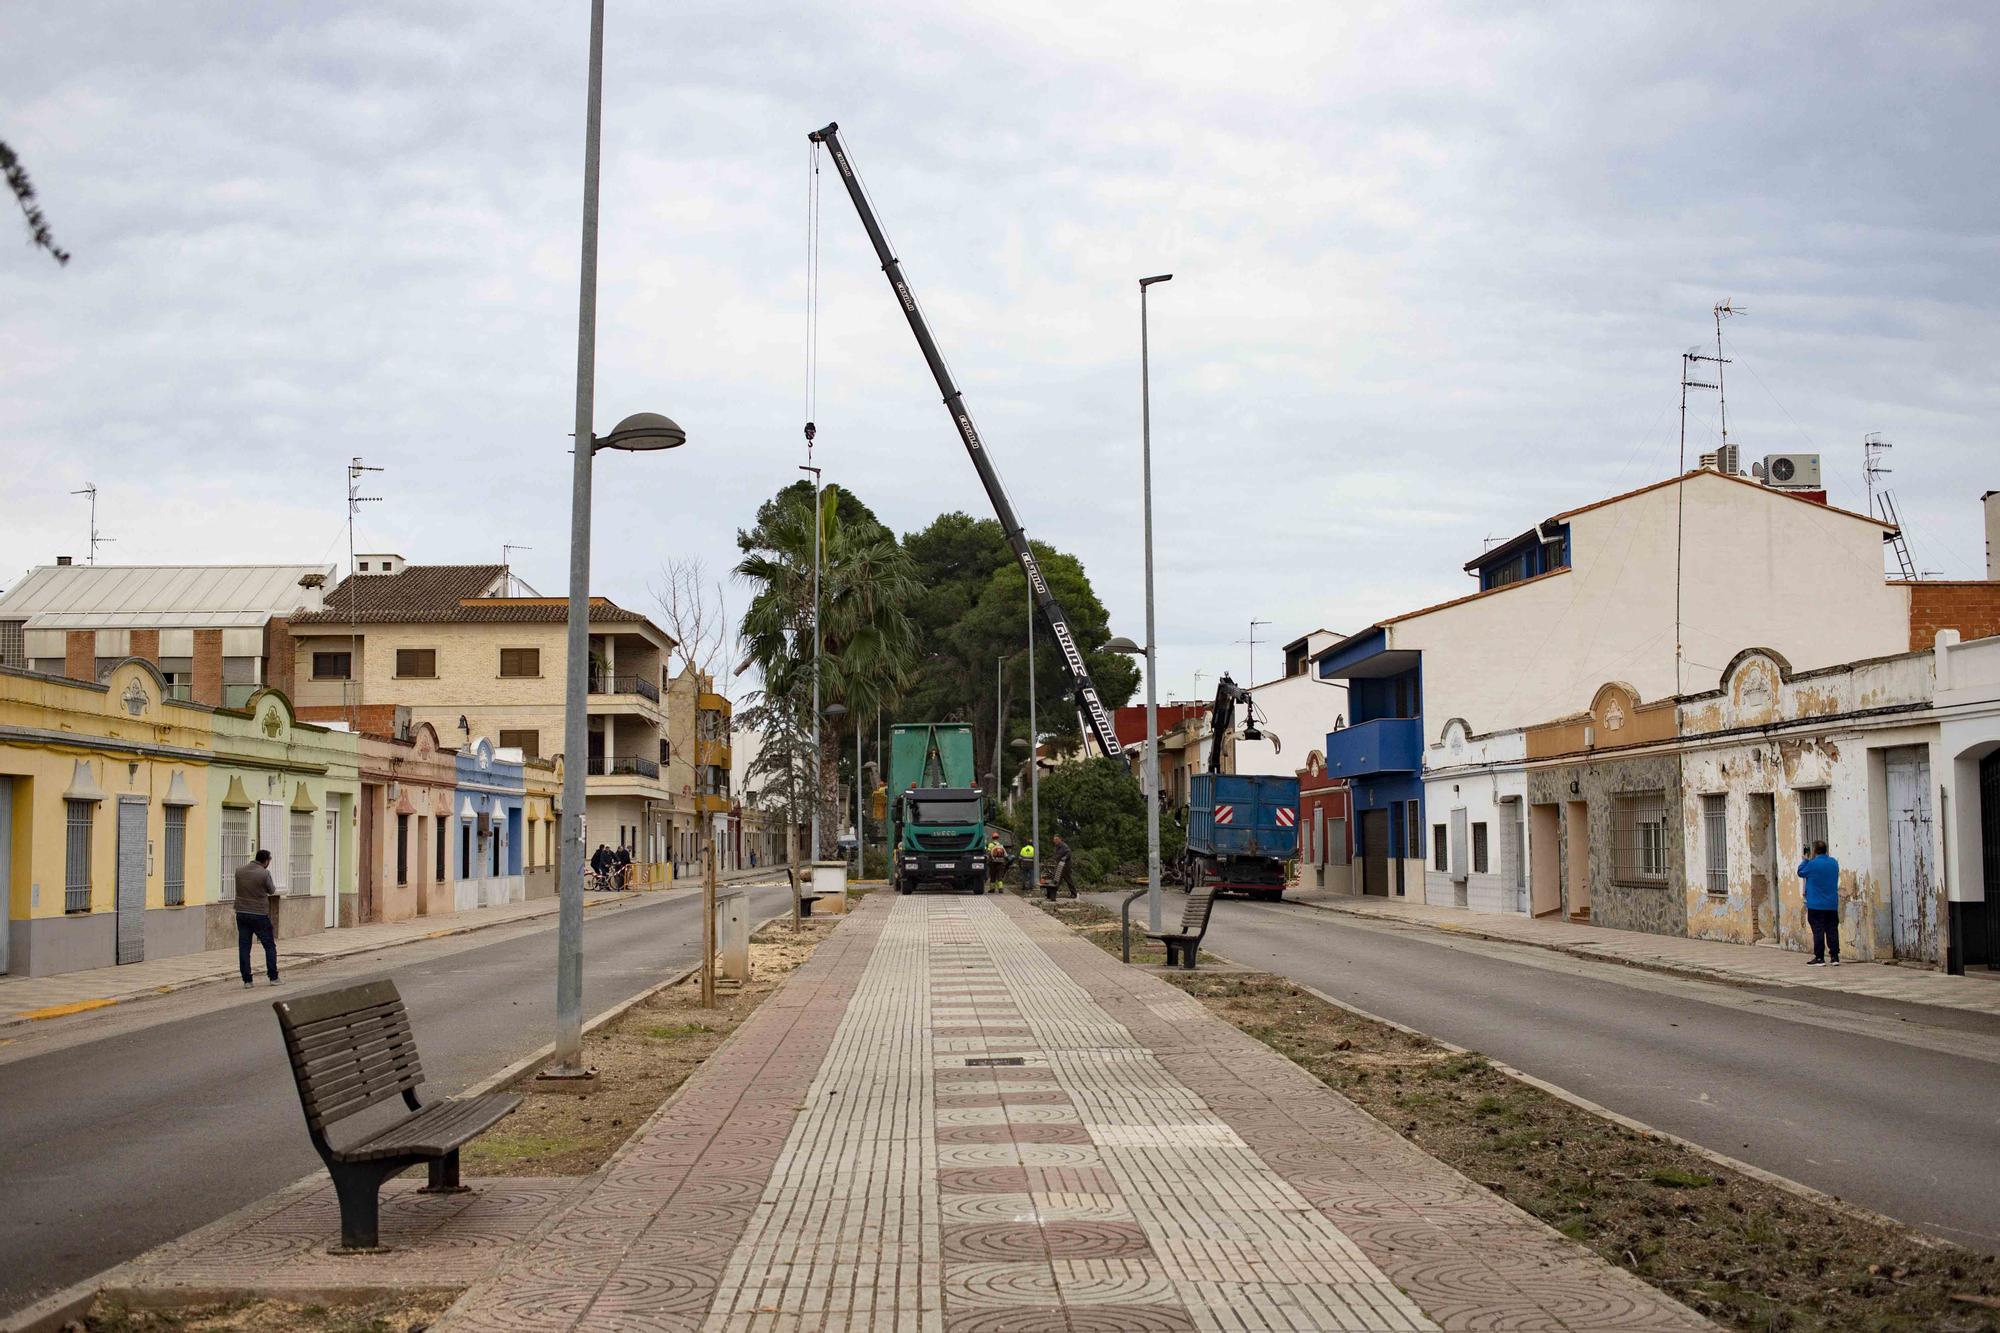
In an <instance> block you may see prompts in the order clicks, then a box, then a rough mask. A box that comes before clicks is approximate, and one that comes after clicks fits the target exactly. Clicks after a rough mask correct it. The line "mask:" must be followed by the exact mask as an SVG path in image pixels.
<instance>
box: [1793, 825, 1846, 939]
mask: <svg viewBox="0 0 2000 1333" xmlns="http://www.w3.org/2000/svg"><path fill="white" fill-rule="evenodd" d="M1812 851H1813V854H1812V855H1811V856H1808V857H1807V858H1806V859H1805V860H1803V861H1801V862H1799V878H1800V879H1802V880H1804V881H1805V882H1806V924H1808V925H1810V926H1811V927H1812V937H1813V956H1812V958H1811V960H1810V961H1808V962H1807V963H1806V966H1807V967H1821V966H1826V967H1839V966H1840V862H1838V861H1836V860H1834V859H1833V858H1832V857H1830V856H1828V855H1827V854H1826V843H1824V842H1815V843H1814V844H1813V845H1812Z"/></svg>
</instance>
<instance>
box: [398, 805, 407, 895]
mask: <svg viewBox="0 0 2000 1333" xmlns="http://www.w3.org/2000/svg"><path fill="white" fill-rule="evenodd" d="M409 882H410V817H409V816H408V815H397V816H396V883H398V884H408V883H409Z"/></svg>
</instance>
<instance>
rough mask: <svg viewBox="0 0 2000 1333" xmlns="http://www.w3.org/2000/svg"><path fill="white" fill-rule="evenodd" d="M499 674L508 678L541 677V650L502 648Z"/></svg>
mask: <svg viewBox="0 0 2000 1333" xmlns="http://www.w3.org/2000/svg"><path fill="white" fill-rule="evenodd" d="M500 674H501V675H502V676H508V677H524V676H539V675H541V674H542V650H541V649H539V648H502V649H501V650H500Z"/></svg>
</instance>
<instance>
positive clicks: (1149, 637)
mask: <svg viewBox="0 0 2000 1333" xmlns="http://www.w3.org/2000/svg"><path fill="white" fill-rule="evenodd" d="M1173 276H1174V275H1173V274H1171V273H1161V274H1158V275H1157V276H1155V277H1150V278H1141V279H1139V469H1140V478H1141V483H1142V484H1141V486H1140V490H1141V491H1142V492H1143V493H1144V495H1145V506H1146V929H1148V930H1151V931H1158V930H1159V929H1160V928H1161V927H1160V911H1161V908H1160V695H1159V687H1158V684H1157V682H1158V681H1159V679H1160V670H1159V641H1160V635H1159V629H1158V627H1157V626H1156V625H1155V623H1154V620H1153V360H1152V347H1151V345H1150V342H1149V338H1150V334H1149V332H1148V324H1147V318H1146V315H1147V305H1146V289H1147V288H1149V287H1151V286H1153V285H1154V284H1155V283H1161V282H1171V281H1173Z"/></svg>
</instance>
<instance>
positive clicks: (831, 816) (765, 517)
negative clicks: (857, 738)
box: [736, 482, 916, 857]
mask: <svg viewBox="0 0 2000 1333" xmlns="http://www.w3.org/2000/svg"><path fill="white" fill-rule="evenodd" d="M842 498H843V496H842V492H841V491H840V488H838V487H828V488H827V489H826V490H825V491H824V492H823V493H822V498H821V503H820V513H819V523H820V532H819V543H820V590H819V591H820V602H819V611H820V614H819V621H820V658H819V682H820V700H821V704H822V706H824V705H826V704H833V703H838V704H841V705H842V706H844V707H845V708H846V709H847V710H848V712H849V714H850V715H852V716H855V717H857V718H859V717H862V716H865V715H866V714H868V713H870V712H874V711H877V710H879V709H882V708H885V707H887V706H888V705H889V704H890V703H891V702H892V701H893V700H894V699H895V697H896V695H897V693H898V692H899V691H900V690H901V689H902V687H903V685H904V683H905V680H906V678H907V676H908V673H909V669H910V665H911V663H912V662H913V661H914V659H915V655H916V632H915V630H914V628H913V627H912V625H911V622H910V618H909V615H908V612H907V609H906V608H907V607H908V606H909V603H910V600H911V598H912V597H913V596H914V595H915V591H916V585H915V582H914V579H913V578H912V575H911V571H910V560H909V556H908V555H906V554H905V553H904V551H903V549H902V547H901V546H899V545H898V544H897V542H896V539H895V537H894V535H893V534H891V533H890V532H889V530H888V529H887V528H884V527H883V526H882V525H881V524H880V523H878V522H876V521H875V520H874V517H873V515H870V514H868V513H867V511H866V509H865V508H862V507H861V506H859V505H858V503H857V502H855V501H853V498H852V497H851V496H848V497H846V499H847V501H848V506H846V507H849V508H850V510H851V512H850V513H849V514H847V515H846V516H843V515H842V513H841V510H842V508H843V507H844V506H843V505H842V503H841V502H842ZM737 545H738V546H739V547H741V549H742V551H743V559H742V560H741V561H740V562H738V564H737V566H736V573H737V576H738V577H740V578H742V579H745V580H747V581H748V582H749V583H750V584H751V585H752V586H753V589H754V591H753V592H752V594H751V598H750V605H749V607H748V609H746V610H745V611H744V613H743V643H744V647H745V648H746V649H747V650H748V654H747V655H748V657H749V658H750V660H752V661H754V662H755V663H756V664H757V665H758V667H759V668H760V669H761V670H762V672H763V676H764V691H765V695H766V698H767V700H769V701H770V702H771V704H772V705H774V706H778V707H784V708H787V709H791V710H795V715H797V716H802V717H806V718H810V715H811V700H812V684H813V651H812V647H813V645H812V620H813V492H812V487H811V485H810V484H808V483H804V482H800V483H797V484H795V485H792V486H789V487H786V488H785V489H784V490H782V491H780V492H779V493H778V495H777V496H776V497H775V498H774V499H773V500H772V501H771V502H770V503H768V504H766V505H764V506H763V507H762V508H761V509H760V510H759V511H758V515H757V525H756V527H754V528H752V529H750V530H748V531H745V532H739V533H738V534H737ZM821 731H822V735H821V754H820V775H821V781H820V790H819V800H820V803H821V820H820V824H821V836H820V843H821V845H820V846H819V847H818V848H815V849H814V852H813V854H814V856H816V857H824V856H828V855H831V854H832V852H833V850H834V846H835V841H836V839H837V837H838V833H837V830H838V828H839V816H838V813H837V812H836V810H835V808H834V807H835V805H836V801H835V799H834V798H835V794H836V792H837V790H838V788H837V783H836V774H837V772H838V768H839V763H840V756H841V744H840V742H841V737H840V735H839V733H838V732H837V731H834V730H832V729H830V728H822V729H821ZM855 776H856V780H857V781H858V780H859V779H860V775H859V774H856V775H855Z"/></svg>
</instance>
